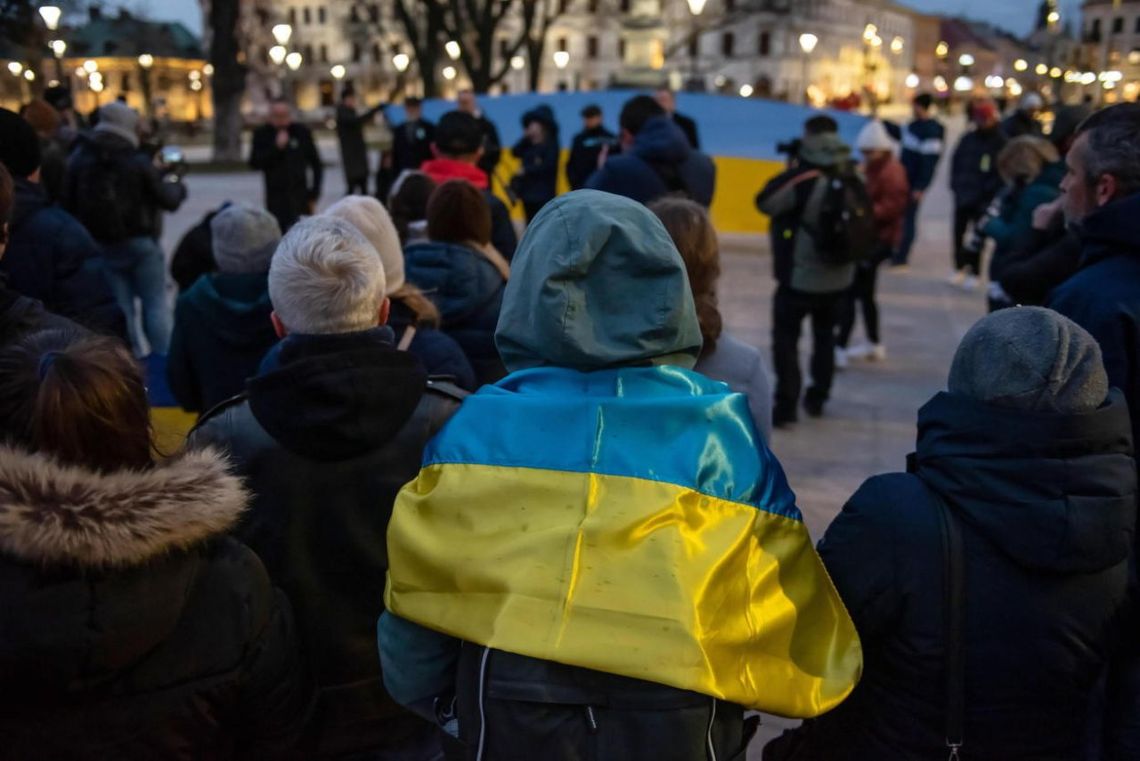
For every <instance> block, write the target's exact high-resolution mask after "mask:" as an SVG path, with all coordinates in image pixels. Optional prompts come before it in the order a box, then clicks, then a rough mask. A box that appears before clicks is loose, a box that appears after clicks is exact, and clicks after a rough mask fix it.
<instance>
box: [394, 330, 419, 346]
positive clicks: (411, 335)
mask: <svg viewBox="0 0 1140 761" xmlns="http://www.w3.org/2000/svg"><path fill="white" fill-rule="evenodd" d="M415 337H416V326H415V325H409V326H408V327H407V329H406V330H405V331H404V335H403V336H401V337H400V343H398V344H396V349H397V350H398V351H407V350H408V347H409V346H411V345H412V341H413V340H414V339H415Z"/></svg>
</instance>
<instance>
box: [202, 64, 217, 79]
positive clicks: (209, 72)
mask: <svg viewBox="0 0 1140 761" xmlns="http://www.w3.org/2000/svg"><path fill="white" fill-rule="evenodd" d="M202 73H203V74H205V75H206V76H207V77H212V76H214V64H212V63H208V64H206V65H205V66H203V67H202Z"/></svg>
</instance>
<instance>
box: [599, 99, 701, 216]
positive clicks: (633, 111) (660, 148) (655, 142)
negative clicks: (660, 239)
mask: <svg viewBox="0 0 1140 761" xmlns="http://www.w3.org/2000/svg"><path fill="white" fill-rule="evenodd" d="M619 124H620V126H621V135H620V138H619V141H620V143H621V153H620V154H619V155H617V156H608V151H603V154H606V155H607V158H606V159H605V163H603V164H602V166H601V168H600V169H598V171H596V172H594V174H593V175H591V176H590V179H588V180H587V181H586V187H587V188H589V189H591V190H602V191H605V192H607V193H614V194H616V195H619V196H625V197H626V198H632V199H633V200H635V201H638V202H640V203H646V204H647V203H651V202H653V201H656V200H657V199H658V198H662V197H664V196H678V197H681V198H689V199H692V200H694V201H696V202H697V203H699V204H700V205H701V206H704V207H705V208H706V209H707V208H708V207H709V206H710V205H711V204H712V199H713V193H714V191H715V190H716V164H714V163H713V162H712V159H710V158H709V157H708V156H706V155H705V154H703V153H700V152H698V151H696V150H694V149H693V148H692V147H691V146H690V145H689V141H688V140H686V139H685V134H684V132H682V131H681V128H680V127H678V126H677V125H676V124H675V123H674V122H673V120H671V119H670V118H669V116H668V114H666V112H665V109H663V108H662V107H661V105H660V104H659V103H658V102H657V101H655V100H654V99H653V98H651V97H649V96H648V95H635V96H634V97H632V98H630V99H629V100H627V101H626V102H625V105H624V106H622V109H621V117H620V120H619Z"/></svg>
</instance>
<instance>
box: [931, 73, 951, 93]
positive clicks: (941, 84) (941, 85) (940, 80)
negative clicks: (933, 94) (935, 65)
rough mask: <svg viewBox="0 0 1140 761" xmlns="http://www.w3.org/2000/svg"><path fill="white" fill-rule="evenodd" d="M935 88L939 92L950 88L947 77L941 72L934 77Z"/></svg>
mask: <svg viewBox="0 0 1140 761" xmlns="http://www.w3.org/2000/svg"><path fill="white" fill-rule="evenodd" d="M934 89H935V90H937V91H938V92H946V91H947V90H949V89H950V85H948V84H946V77H944V76H942V75H941V74H939V75H938V76H936V77H935V78H934Z"/></svg>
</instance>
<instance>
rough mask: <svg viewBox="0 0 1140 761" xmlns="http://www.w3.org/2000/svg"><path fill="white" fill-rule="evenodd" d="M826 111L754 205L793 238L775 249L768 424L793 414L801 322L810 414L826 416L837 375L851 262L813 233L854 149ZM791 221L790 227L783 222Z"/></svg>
mask: <svg viewBox="0 0 1140 761" xmlns="http://www.w3.org/2000/svg"><path fill="white" fill-rule="evenodd" d="M838 129H839V128H838V125H837V124H836V122H835V120H834V119H832V118H831V117H829V116H817V117H813V118H811V119H809V120H808V121H807V122H806V123H805V125H804V135H803V139H802V145H801V148H800V151H799V155H798V156H797V157H796V158H795V160H794V161H793V162H792V164H791V166H790V167H789V168H788V169H787V170H786V171H785V172H783V173H782V174H780V175H778V176H776V177H775V178H773V179H772V180H771V181H770V182H769V183H768V184H767V185H766V186H765V187H764V189H763V190H761V191H760V193H759V195H757V196H756V207H757V208H758V209H759V210H760V212H761V213H763V214H767V215H768V216H769V217H772V218H773V226H774V229H775V228H777V227H779V228H780V229H784V230H788V231H790V239H789V240H788V241H787V244H786V245H784V243H783V242H780V245H779V246H778V247H774V248H773V262H772V263H773V267H774V269H775V275H776V282H777V287H776V295H775V297H774V298H773V300H772V355H773V359H774V361H775V366H776V405H775V409H774V411H773V413H772V423H773V425H775V426H776V427H777V428H781V427H784V426H787V425H790V424H792V423H794V422H796V420H797V419H798V417H799V415H798V408H799V404H800V396H801V394H802V393H803V374H802V372H801V370H800V356H799V340H800V332H801V331H802V330H803V322H804V319H805V318H807V317H810V318H811V327H812V337H813V341H812V357H811V379H812V385H811V387H810V388H808V389H807V393H806V394H804V398H803V406H804V409H805V410H806V411H807V413H808V414H809V415H810V416H812V417H819V416H821V415H822V414H823V408H824V405H825V404H826V403H827V400H828V399H829V398H830V396H831V382H832V380H833V376H834V375H835V326H836V325H837V324H838V322H839V315H840V310H841V308H842V306H843V302H844V300H845V299H846V297H847V291H848V289H849V288H850V287H851V284H852V283H853V282H854V279H855V264H854V262H853V261H852V260H850V259H844V258H842V257H839V256H837V254H836V252H834V251H830V250H826V249H824V248H823V247H821V246H819V245H817V243H816V238H817V237H818V232H817V230H818V229H819V227H820V224H821V217H822V214H823V211H824V207H825V201H826V199H827V197H828V191H829V188H830V186H831V185H832V183H831V180H832V179H833V178H839V177H849V176H850V175H851V173H852V172H853V171H854V165H853V163H852V160H851V149H850V148H849V147H848V146H847V145H846V144H844V142H843V140H841V139H840V137H839V132H838ZM789 219H791V220H795V222H794V224H793V225H792V226H790V227H784V226H783V225H784V224H785V223H786V222H787V221H788V220H789Z"/></svg>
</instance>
